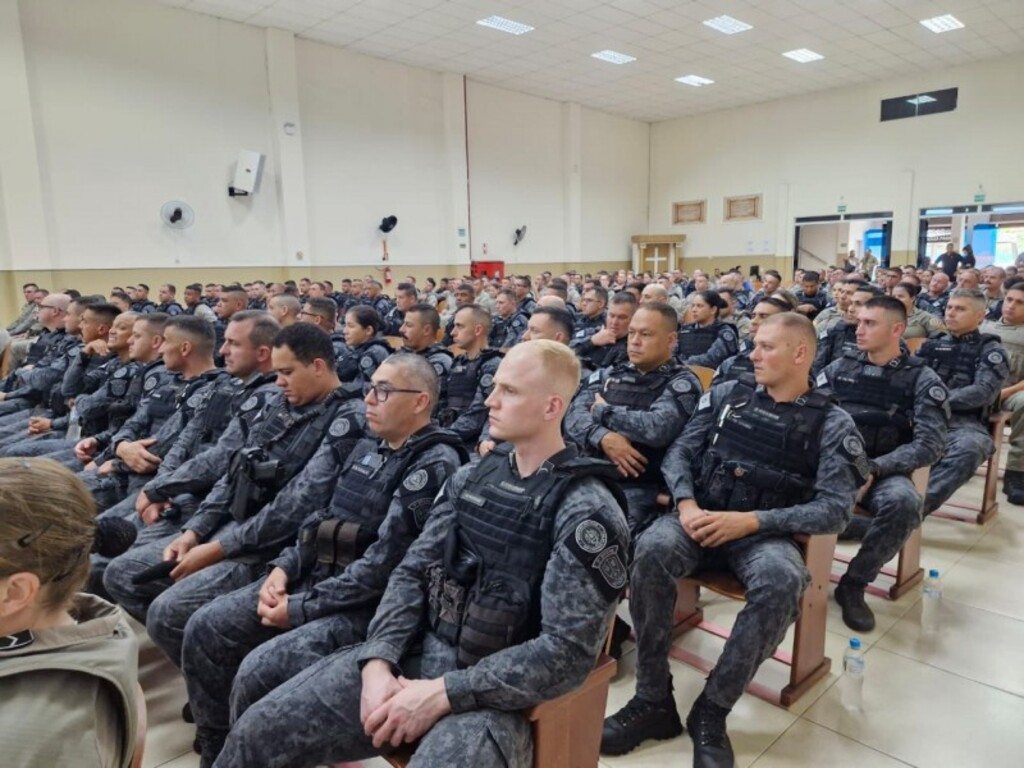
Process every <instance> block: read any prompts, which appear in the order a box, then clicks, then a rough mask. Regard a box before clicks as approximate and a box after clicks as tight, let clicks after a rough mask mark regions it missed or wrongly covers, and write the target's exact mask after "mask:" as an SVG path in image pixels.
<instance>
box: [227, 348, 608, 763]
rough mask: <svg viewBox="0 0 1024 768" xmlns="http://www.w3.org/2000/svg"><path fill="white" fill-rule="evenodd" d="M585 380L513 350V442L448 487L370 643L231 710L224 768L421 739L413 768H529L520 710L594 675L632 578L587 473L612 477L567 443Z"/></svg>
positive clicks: (494, 397) (506, 375) (560, 358)
mask: <svg viewBox="0 0 1024 768" xmlns="http://www.w3.org/2000/svg"><path fill="white" fill-rule="evenodd" d="M578 382H579V363H578V362H577V360H576V358H575V356H574V355H573V354H572V352H571V351H570V350H569V349H568V348H566V347H565V346H564V345H561V344H556V343H554V342H550V341H527V342H523V343H522V344H517V345H516V346H515V347H514V348H513V349H512V350H510V351H509V353H508V354H507V355H506V356H505V359H504V360H502V362H501V365H500V366H499V368H498V372H497V374H496V375H495V387H494V392H493V393H492V394H491V397H490V398H489V399H488V401H487V405H488V407H489V408H490V409H491V414H490V420H491V429H492V432H493V434H494V436H495V437H496V438H497V439H500V440H504V441H506V442H504V443H503V444H501V445H499V446H498V447H497V448H495V449H494V450H493V451H492V452H491V453H490V454H488V456H487V457H485V458H484V459H483V460H482V461H480V462H479V463H478V464H473V465H470V466H468V467H463V468H462V469H460V470H459V471H458V472H457V473H456V474H455V475H454V476H453V477H452V478H451V479H450V480H449V481H448V483H447V484H446V485H445V488H444V490H443V491H442V492H441V494H440V496H439V497H438V499H437V501H436V502H435V504H434V506H433V508H432V509H431V511H430V519H429V521H428V522H427V524H426V527H425V528H424V530H423V533H421V534H420V535H419V537H418V538H417V539H416V541H415V543H413V545H412V546H411V547H410V548H409V552H408V554H407V555H406V556H405V558H404V559H403V560H402V563H401V564H400V565H399V566H398V567H397V568H396V569H395V570H394V571H393V572H392V574H391V578H390V580H389V582H388V586H387V590H386V591H385V593H384V596H383V598H382V599H381V602H380V607H379V608H378V610H377V613H376V615H375V616H374V619H373V621H372V622H371V624H370V629H369V633H368V636H367V640H366V642H365V643H364V644H363V645H360V646H356V647H355V648H352V649H348V650H345V651H342V652H339V653H337V654H335V655H333V656H331V657H329V658H327V659H325V660H323V661H321V662H319V663H316V664H314V665H313V666H311V667H309V668H307V669H305V670H304V671H303V672H301V673H299V674H298V675H297V676H296V677H294V678H292V679H291V680H289V681H288V682H286V683H284V684H283V685H280V686H278V687H277V688H275V689H274V690H273V691H272V692H271V693H269V694H268V695H267V696H265V697H264V698H263V699H261V700H260V701H258V702H256V703H255V704H252V705H251V706H249V707H248V708H247V709H245V710H244V711H241V707H239V708H237V709H236V711H234V712H233V713H232V714H233V715H234V716H235V717H236V720H235V722H234V725H233V727H232V729H231V732H230V734H229V735H228V739H227V742H226V744H225V747H224V750H223V751H222V752H221V755H220V758H219V759H218V760H217V762H216V765H217V766H219V767H220V768H225V767H226V766H235V767H237V768H241V767H242V766H246V767H248V766H253V765H260V764H266V763H268V762H269V763H276V764H278V765H314V764H322V763H325V762H326V763H330V762H335V761H338V760H357V759H360V758H364V757H368V756H370V755H373V754H375V753H376V752H377V750H380V749H383V748H385V747H386V746H387V745H389V744H390V745H393V746H397V745H399V744H401V743H403V742H412V741H415V740H417V739H419V740H420V741H419V746H418V748H417V750H416V755H415V756H414V758H413V761H412V763H411V765H419V766H442V765H443V766H453V767H454V768H459V767H461V766H465V767H466V768H479V767H480V766H498V765H508V766H512V768H527V767H528V766H532V764H533V742H532V737H531V728H530V724H529V722H528V721H527V719H526V717H525V716H524V715H523V713H522V711H521V710H522V709H524V708H526V707H530V706H533V705H535V704H538V703H540V702H542V701H546V700H549V699H553V698H555V697H557V696H559V695H561V694H563V693H565V692H567V691H570V690H572V689H573V688H576V687H577V686H579V685H580V684H581V683H582V682H583V681H584V680H585V678H586V677H587V675H588V673H589V672H590V671H591V670H592V669H593V666H594V660H595V659H596V658H597V654H598V652H599V650H600V647H601V643H602V642H603V640H604V637H605V635H606V633H607V629H608V624H609V622H610V620H611V615H612V606H613V605H614V604H615V602H616V601H617V599H618V597H619V593H620V591H621V589H622V588H623V587H624V586H625V582H626V565H625V561H624V553H625V551H626V547H627V546H628V534H627V529H626V522H625V519H624V518H623V515H622V512H621V510H620V508H619V505H618V503H617V501H616V499H615V496H614V495H613V493H612V492H611V491H610V489H609V487H607V486H606V484H605V481H603V479H602V475H598V476H597V477H595V476H593V475H594V473H607V472H610V471H612V467H611V466H610V465H609V464H607V462H603V461H595V460H593V459H578V458H576V452H575V450H574V449H572V448H571V447H567V446H566V444H565V442H564V441H563V439H562V434H561V422H562V416H563V414H564V413H565V409H566V407H567V405H568V403H569V400H570V398H571V397H572V395H573V393H574V392H575V391H576V387H577V385H578ZM421 737H422V738H421Z"/></svg>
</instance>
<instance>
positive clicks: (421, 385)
mask: <svg viewBox="0 0 1024 768" xmlns="http://www.w3.org/2000/svg"><path fill="white" fill-rule="evenodd" d="M381 365H382V366H383V365H391V366H394V367H395V368H398V369H399V370H401V371H402V372H403V373H404V374H405V375H406V376H408V377H409V379H410V382H409V383H410V384H412V386H413V387H414V388H415V389H419V390H422V391H423V392H426V393H427V397H428V398H430V408H429V409H428V410H430V411H433V410H434V406H435V405H436V404H437V401H438V399H439V398H440V396H441V384H440V382H439V380H438V378H437V371H435V370H434V366H433V365H431V363H430V361H429V360H427V358H425V357H424V356H423V355H414V354H410V353H409V352H396V353H394V354H392V355H389V356H388V357H387V358H385V360H384V362H383V363H381Z"/></svg>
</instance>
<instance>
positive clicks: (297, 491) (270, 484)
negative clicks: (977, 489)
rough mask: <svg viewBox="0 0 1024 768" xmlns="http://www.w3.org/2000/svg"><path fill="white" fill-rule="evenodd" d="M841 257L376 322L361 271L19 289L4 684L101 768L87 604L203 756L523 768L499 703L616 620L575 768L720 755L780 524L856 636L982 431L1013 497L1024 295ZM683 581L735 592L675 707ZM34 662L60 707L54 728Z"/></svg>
mask: <svg viewBox="0 0 1024 768" xmlns="http://www.w3.org/2000/svg"><path fill="white" fill-rule="evenodd" d="M872 266H873V274H870V275H869V274H866V273H858V272H856V271H852V270H853V265H849V266H848V267H847V268H846V269H843V268H836V269H830V270H826V271H825V272H824V273H819V272H813V271H803V270H799V271H798V273H797V274H795V275H794V280H793V281H792V282H791V283H790V282H784V281H783V278H782V276H781V275H780V274H779V273H778V272H775V271H774V270H769V271H767V272H765V273H764V274H763V275H760V276H759V277H760V279H759V280H758V282H757V284H751V282H750V281H749V280H748V279H747V278H745V277H744V276H743V275H742V274H741V273H740V271H739V269H738V268H737V269H734V270H730V271H727V272H725V273H720V272H718V271H717V270H716V272H715V274H712V275H708V274H706V273H704V272H702V271H701V270H694V271H693V272H692V273H690V274H686V273H683V272H681V271H678V270H677V271H673V272H671V273H665V274H657V275H655V274H650V273H643V274H634V273H633V272H630V271H628V270H619V271H618V272H611V273H609V272H598V273H595V274H580V273H577V272H568V273H564V274H562V275H552V274H551V273H550V272H543V273H541V274H540V275H537V276H534V277H531V276H529V275H515V276H510V277H507V278H503V279H497V278H487V277H474V278H468V277H467V278H461V279H459V278H445V279H441V280H440V281H439V282H435V281H434V280H433V279H428V280H427V281H425V284H424V285H423V286H422V287H421V286H418V285H417V284H416V281H415V280H414V279H413V278H412V277H411V276H410V277H407V278H405V279H404V280H402V281H401V282H399V283H398V284H397V285H396V286H394V291H393V294H394V297H393V298H392V297H391V296H389V295H388V291H386V290H385V286H383V285H382V284H381V283H379V282H378V281H377V280H375V279H373V278H372V277H369V276H368V277H367V278H365V279H348V278H345V279H343V280H341V281H340V282H339V283H338V285H337V286H335V285H334V284H332V283H331V282H329V281H311V280H309V279H303V280H300V281H298V282H292V281H287V282H271V283H267V282H264V281H261V280H255V281H253V282H251V283H245V284H227V285H220V284H212V283H211V284H206V285H203V284H200V283H192V284H189V285H187V286H186V287H185V289H184V291H183V292H182V301H181V303H179V302H178V300H177V295H178V293H177V288H176V286H175V285H173V284H170V283H165V284H162V285H160V286H159V288H158V289H157V292H156V298H157V301H153V300H151V299H150V289H149V287H148V286H146V285H144V284H137V285H133V286H124V287H121V286H117V287H114V288H113V289H112V290H111V291H110V292H109V295H82V294H80V293H79V292H78V291H75V290H65V291H60V292H57V291H47V290H45V289H42V288H40V287H39V286H37V285H35V284H31V283H30V284H27V285H25V286H24V287H23V292H24V298H25V304H24V306H23V307H22V309H21V311H20V313H19V316H18V317H17V319H16V320H14V322H12V323H11V325H10V326H8V328H7V331H6V333H5V334H4V335H3V336H2V337H0V345H2V347H3V355H4V365H5V368H6V370H7V373H6V376H5V378H4V379H3V380H2V382H0V385H2V386H0V457H2V458H0V504H2V505H3V507H4V516H3V518H2V519H0V531H2V532H3V537H2V540H0V679H2V680H4V685H5V690H6V686H7V685H8V682H9V681H13V682H14V683H17V684H18V685H19V687H18V688H17V696H16V697H15V699H16V700H17V706H18V707H19V712H35V713H37V714H38V716H39V717H45V718H46V722H47V724H48V725H52V724H54V723H55V724H56V726H55V727H58V728H65V727H66V728H67V729H68V730H69V732H76V731H75V729H78V731H80V732H83V733H85V734H86V735H84V736H81V738H83V739H89V740H91V741H90V743H92V744H94V745H99V747H98V748H97V747H96V746H91V747H90V749H89V750H87V751H88V752H89V754H90V755H91V756H92V757H90V758H89V759H90V760H99V762H96V763H95V764H97V765H128V764H129V762H130V760H131V757H132V747H131V745H132V742H131V734H132V733H133V731H134V728H135V714H134V713H135V704H134V702H135V695H136V694H135V690H134V687H133V685H132V684H131V681H132V680H133V679H134V675H135V671H136V668H135V654H134V646H132V645H131V636H130V635H131V633H130V630H128V629H127V627H126V625H125V624H124V622H123V620H121V619H120V618H119V616H120V614H119V613H118V612H117V611H115V610H114V609H112V608H111V607H110V603H116V604H117V605H119V606H120V607H121V609H123V610H124V611H125V612H126V613H127V614H128V615H130V616H132V617H133V618H134V619H135V620H137V621H138V622H140V623H141V624H143V625H144V626H145V628H146V631H147V633H148V634H149V636H150V638H151V639H152V640H153V642H154V643H155V644H156V645H157V646H158V647H159V648H160V649H162V650H163V651H164V652H165V653H166V654H167V657H168V659H169V660H170V661H171V663H173V664H174V665H175V666H176V667H178V668H179V669H180V670H181V673H182V674H183V676H184V679H185V683H186V686H187V690H188V701H187V702H182V704H183V710H182V716H183V718H185V719H186V721H188V722H192V723H194V724H195V726H196V738H195V749H196V751H197V752H198V753H199V754H200V761H201V763H200V764H201V765H203V766H213V765H216V766H221V767H223V766H254V765H280V766H286V765H287V766H292V765H294V766H301V765H311V766H312V765H320V764H324V763H335V762H338V761H352V760H358V759H361V758H366V757H368V756H371V755H374V754H380V753H381V752H382V751H386V750H388V749H390V748H393V747H397V746H399V745H401V744H402V743H410V742H418V746H417V749H416V753H415V756H414V758H413V760H414V763H413V764H419V765H441V764H448V765H460V766H461V765H464V766H480V765H510V766H530V765H532V764H533V741H532V736H531V730H530V724H529V722H528V720H527V719H526V717H525V716H524V715H523V712H524V710H526V709H527V708H529V707H532V706H534V705H537V704H540V703H542V702H545V701H549V700H551V699H554V698H557V697H558V696H560V695H562V694H564V693H566V692H568V691H571V690H573V689H575V688H577V687H578V686H580V685H581V684H582V683H583V681H584V680H585V679H586V677H587V675H588V673H589V672H590V671H591V670H592V668H593V666H594V663H595V660H596V659H597V657H598V654H599V653H600V651H601V649H602V648H603V647H604V646H605V642H606V638H610V639H611V646H612V648H613V650H615V649H619V648H620V646H621V642H622V641H623V639H624V638H625V637H626V636H628V635H629V634H630V631H631V630H632V632H633V633H635V638H636V643H637V672H636V692H635V695H634V697H633V698H632V699H630V701H629V702H628V703H627V704H626V705H625V706H624V707H623V708H621V709H620V710H619V711H617V712H615V713H613V714H611V715H610V716H609V717H608V718H607V719H606V720H605V722H604V725H603V733H602V736H601V750H602V752H604V753H605V754H611V755H617V754H624V753H626V752H630V751H632V750H634V749H637V748H639V747H640V746H641V744H642V743H643V742H645V741H647V740H649V739H667V738H673V737H675V736H678V735H680V734H681V733H683V732H684V731H685V732H688V733H689V736H690V738H691V739H692V741H693V744H694V764H695V765H699V766H732V765H733V764H734V762H733V761H734V758H733V752H732V747H731V744H730V741H729V737H728V733H727V729H726V720H727V717H728V716H729V714H730V711H731V710H732V708H733V706H734V704H735V703H736V701H737V700H738V699H739V697H740V695H741V694H742V693H743V691H744V690H745V689H746V687H747V686H748V684H749V683H750V682H751V680H752V679H753V676H754V674H755V672H756V671H757V669H758V667H759V666H760V664H761V663H762V662H763V661H764V660H765V659H767V658H768V657H770V656H771V655H772V654H773V653H774V652H775V650H776V647H777V646H778V644H779V643H780V642H781V640H782V638H783V636H784V635H785V632H786V630H787V628H788V627H789V626H790V625H791V624H792V623H793V622H794V621H795V620H796V618H797V613H798V605H799V601H800V597H801V594H802V593H803V591H804V589H805V588H806V586H807V580H808V576H807V571H806V568H805V566H804V563H803V561H802V559H801V554H800V550H799V548H798V547H797V546H796V544H795V543H794V539H793V537H794V535H795V534H812V535H813V534H838V535H839V536H840V538H843V539H848V540H852V541H859V542H860V544H859V545H858V546H857V549H856V554H855V555H854V556H853V558H852V560H851V562H850V564H849V567H848V569H847V571H846V573H845V575H843V577H842V579H841V580H840V582H839V584H838V585H837V587H836V589H835V593H834V599H835V600H836V602H837V603H838V604H839V605H840V607H841V611H842V619H843V621H844V622H845V623H846V625H847V626H849V627H850V628H851V629H853V630H855V631H858V632H864V631H869V630H870V629H872V628H873V627H874V621H875V619H874V611H873V609H872V607H871V604H870V602H869V600H868V598H867V597H866V594H867V587H868V585H869V584H871V582H872V581H873V580H874V579H875V578H876V577H877V576H878V575H879V572H880V571H881V569H882V566H883V565H884V564H885V563H886V562H887V561H888V560H890V559H891V558H892V557H894V556H895V555H896V554H897V553H898V552H899V551H900V549H901V547H903V545H904V543H905V542H906V541H907V539H908V537H910V535H911V534H912V533H913V532H914V531H915V530H916V529H917V528H918V527H919V526H920V525H921V524H922V521H923V520H924V518H925V517H926V516H927V515H929V514H931V513H932V512H934V511H936V510H937V509H939V508H940V507H942V505H943V504H944V503H945V502H946V501H947V500H948V499H949V498H950V497H951V496H952V495H953V493H954V492H956V490H957V489H958V488H959V487H960V486H962V485H963V484H964V483H965V482H967V480H968V479H969V478H970V477H971V475H972V474H973V473H974V471H975V470H976V469H977V468H978V467H979V466H980V465H981V464H982V463H984V462H985V461H986V460H987V459H988V458H989V456H990V455H991V453H992V451H993V440H992V436H991V434H990V428H989V419H990V416H991V415H992V414H993V413H994V412H995V411H997V410H998V409H999V408H1000V407H1002V408H1004V409H1006V410H1009V411H1011V416H1010V427H1011V437H1010V453H1009V459H1008V463H1007V470H1006V475H1005V481H1004V492H1005V493H1006V495H1007V497H1008V500H1009V501H1010V502H1011V503H1017V504H1020V503H1024V276H1022V277H1020V278H1018V277H1016V274H1015V273H1016V270H1015V269H1013V268H1011V269H1009V270H1004V269H1002V268H998V267H987V268H985V269H983V270H981V271H978V270H976V269H974V268H973V267H964V268H962V269H959V270H958V271H955V272H954V280H953V281H952V283H951V281H950V279H949V277H948V275H947V272H945V271H941V270H937V271H933V270H931V269H918V268H915V267H910V266H907V267H903V268H897V267H885V266H877V267H875V266H874V265H872ZM912 349H913V351H911V350H912ZM712 372H713V373H714V378H713V379H711V376H710V374H711V373H712ZM704 374H707V375H706V376H705V375H704ZM709 380H711V382H712V383H711V384H710V386H709V385H708V383H707V382H708V381H709ZM702 381H703V382H704V383H703V384H702ZM925 468H927V469H929V470H930V477H929V480H928V484H927V490H926V491H925V492H924V493H923V494H922V493H921V492H920V491H919V490H918V489H917V488H916V487H915V485H914V484H913V482H912V480H911V476H912V475H913V474H914V473H915V471H917V470H921V469H925ZM44 489H45V491H44ZM51 489H52V490H53V492H52V493H51ZM58 502H59V503H58ZM8 509H12V510H13V509H16V510H17V511H18V514H17V515H14V514H11V515H8V512H7V510H8ZM855 509H856V511H857V514H854V511H855ZM707 568H719V569H725V570H728V571H730V572H732V573H733V574H734V575H735V576H736V577H737V578H738V579H739V580H740V581H741V582H742V583H743V585H744V586H745V587H746V595H747V598H746V603H745V605H744V607H743V609H742V610H741V611H740V613H739V616H738V617H737V620H736V624H735V627H734V630H733V633H732V635H731V636H730V638H729V639H728V640H727V641H726V644H725V648H724V650H723V653H722V656H721V658H720V660H719V661H718V663H717V665H716V666H715V668H714V670H713V672H712V673H711V675H710V676H709V678H708V680H707V683H706V685H705V687H704V690H703V691H702V692H701V694H700V696H699V697H698V698H697V699H696V700H695V701H694V702H693V705H692V708H691V709H690V711H689V713H688V715H687V716H686V717H685V718H683V717H681V716H680V713H679V712H678V711H677V705H676V702H675V699H674V698H673V695H672V679H671V674H670V672H669V666H668V650H669V646H670V644H671V638H672V630H673V612H672V608H673V605H674V600H675V597H674V596H675V589H676V588H675V583H676V580H678V579H679V578H682V577H685V576H688V575H690V574H692V573H694V572H695V571H697V570H701V569H707ZM627 587H628V590H629V613H630V615H631V623H632V627H630V625H629V624H628V623H626V622H624V621H622V620H621V619H615V618H614V615H615V611H616V608H617V606H618V603H619V601H620V599H622V597H623V595H624V594H625V591H626V589H627ZM79 589H84V590H85V593H83V594H79V595H77V596H76V593H77V592H78V590H79ZM83 637H84V638H85V639H84V640H83ZM83 643H84V644H83ZM126 647H130V648H131V651H130V652H126V651H125V650H124V648H126ZM113 649H116V651H115V650H113ZM64 657H66V658H67V659H68V660H69V661H68V665H67V667H66V669H68V670H70V671H69V672H68V673H67V674H68V675H74V676H75V678H74V679H75V680H76V681H77V682H76V685H77V686H78V688H77V689H76V691H77V692H76V695H75V696H73V697H69V698H68V701H67V703H66V704H65V705H64V706H63V707H57V708H56V709H54V707H55V705H54V704H53V702H52V701H50V702H49V703H48V702H47V701H46V700H44V699H43V698H42V697H45V696H49V694H47V693H46V691H47V690H48V688H47V687H46V686H51V685H56V686H58V687H59V686H60V685H61V684H60V677H59V675H57V674H56V673H55V672H54V669H59V668H61V665H60V658H64ZM55 659H56V661H55ZM119 659H120V661H118V660H119ZM92 661H95V665H92ZM30 675H31V676H33V677H32V678H31V679H30V677H29V676H30ZM36 679H38V680H39V681H41V682H40V683H38V684H37V683H36V682H33V681H34V680H36ZM37 685H39V686H40V687H36V686H37ZM94 688H95V689H97V690H100V691H102V692H103V694H102V698H103V705H102V706H100V707H97V708H95V709H94V708H92V707H91V706H90V707H84V705H83V704H82V703H81V702H82V700H83V697H86V696H88V695H91V694H90V691H92V690H93V689H94ZM11 690H15V689H14V688H12V689H11ZM83 707H84V708H85V709H88V710H89V711H87V712H86V711H77V712H76V711H75V710H76V708H77V709H78V710H82V709H83ZM0 713H2V714H0V719H2V720H3V721H4V722H5V724H6V723H8V722H9V718H13V717H15V715H14V714H13V712H12V710H11V709H10V706H9V705H8V704H6V703H0ZM684 724H685V725H684ZM4 732H5V735H4V736H3V737H0V744H3V745H4V747H5V750H10V749H14V750H16V751H15V752H13V754H15V755H19V756H22V755H24V756H25V757H24V759H23V760H16V762H17V763H18V764H26V765H29V764H33V765H34V764H60V763H61V757H60V754H62V753H59V752H54V751H53V750H54V749H56V747H55V746H54V742H55V741H57V742H59V739H58V740H55V739H51V738H47V736H46V735H45V734H43V733H42V732H41V731H32V730H29V731H20V732H19V733H18V734H17V735H12V729H10V728H5V729H4ZM61 748H63V749H70V747H69V746H68V743H64V744H63V746H62V747H61ZM5 754H11V753H10V752H7V751H5ZM98 754H99V755H100V756H99V757H97V755H98ZM78 757H80V755H78ZM76 760H77V757H76ZM85 760H86V758H82V760H81V761H78V762H76V763H75V764H81V765H86V764H87V762H85ZM88 764H93V763H88Z"/></svg>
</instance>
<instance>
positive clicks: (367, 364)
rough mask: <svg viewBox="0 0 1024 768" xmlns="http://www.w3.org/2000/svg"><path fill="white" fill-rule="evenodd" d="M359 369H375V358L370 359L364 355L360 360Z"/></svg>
mask: <svg viewBox="0 0 1024 768" xmlns="http://www.w3.org/2000/svg"><path fill="white" fill-rule="evenodd" d="M359 367H360V368H373V358H372V357H370V356H369V355H363V356H362V357H361V358H359Z"/></svg>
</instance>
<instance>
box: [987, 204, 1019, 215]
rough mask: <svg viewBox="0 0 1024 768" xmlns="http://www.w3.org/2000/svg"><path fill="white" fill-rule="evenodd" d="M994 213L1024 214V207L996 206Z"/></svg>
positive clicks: (993, 208)
mask: <svg viewBox="0 0 1024 768" xmlns="http://www.w3.org/2000/svg"><path fill="white" fill-rule="evenodd" d="M992 213H1024V205H994V206H992Z"/></svg>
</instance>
